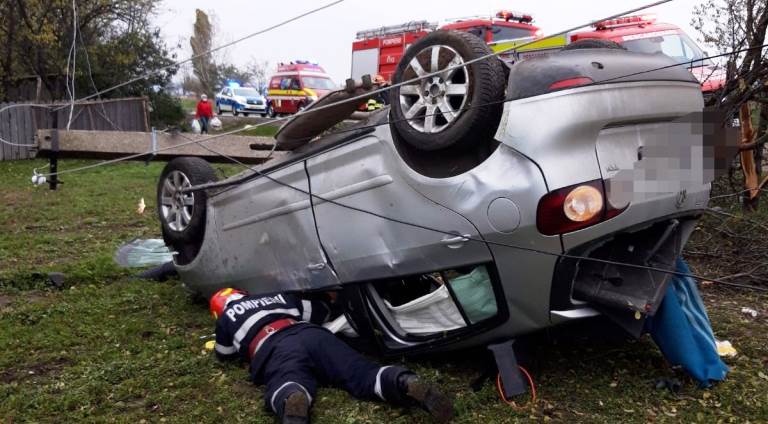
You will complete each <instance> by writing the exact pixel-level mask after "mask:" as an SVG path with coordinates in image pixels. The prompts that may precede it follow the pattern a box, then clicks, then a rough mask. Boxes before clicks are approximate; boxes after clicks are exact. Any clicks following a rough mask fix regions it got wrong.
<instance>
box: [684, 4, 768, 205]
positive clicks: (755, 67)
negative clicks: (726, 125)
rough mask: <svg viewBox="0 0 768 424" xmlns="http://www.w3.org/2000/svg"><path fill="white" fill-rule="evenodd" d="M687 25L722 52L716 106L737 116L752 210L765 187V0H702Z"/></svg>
mask: <svg viewBox="0 0 768 424" xmlns="http://www.w3.org/2000/svg"><path fill="white" fill-rule="evenodd" d="M693 14H694V17H693V20H692V22H691V24H692V25H693V26H694V28H696V29H697V30H698V31H699V33H700V34H701V36H702V37H703V40H702V41H704V42H705V43H707V44H709V45H711V46H714V47H715V48H716V49H717V50H718V51H719V52H720V53H721V54H728V53H729V52H733V53H730V54H728V56H727V64H726V66H725V69H726V81H725V85H724V86H723V88H722V89H721V90H720V95H719V101H718V103H717V105H718V106H719V107H720V108H721V109H723V110H725V111H726V112H727V114H728V116H736V115H738V116H739V117H740V121H741V129H742V141H741V146H740V150H741V153H740V155H741V157H740V165H741V171H742V174H743V175H744V183H745V188H746V189H747V195H746V196H744V199H745V201H744V203H745V206H748V207H750V208H754V207H756V205H757V199H758V195H759V193H760V190H761V189H762V188H763V187H766V185H767V184H768V178H765V179H763V180H762V181H760V175H761V173H762V172H761V171H762V162H763V150H764V149H763V146H764V144H765V142H766V141H768V135H766V129H767V128H768V86H767V85H766V83H768V60H766V48H765V47H764V45H765V41H766V40H765V39H766V29H767V28H768V7H766V1H765V0H706V1H705V2H704V3H703V4H701V5H699V6H696V7H695V8H694V13H693Z"/></svg>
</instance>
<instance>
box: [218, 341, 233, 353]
mask: <svg viewBox="0 0 768 424" xmlns="http://www.w3.org/2000/svg"><path fill="white" fill-rule="evenodd" d="M215 349H216V352H219V353H220V354H222V355H232V354H233V353H237V348H235V347H234V346H223V345H220V344H218V343H216V346H215Z"/></svg>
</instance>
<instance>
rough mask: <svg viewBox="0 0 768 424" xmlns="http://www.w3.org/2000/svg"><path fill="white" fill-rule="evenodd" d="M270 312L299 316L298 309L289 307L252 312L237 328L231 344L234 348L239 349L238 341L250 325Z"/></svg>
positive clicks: (245, 333) (270, 313)
mask: <svg viewBox="0 0 768 424" xmlns="http://www.w3.org/2000/svg"><path fill="white" fill-rule="evenodd" d="M272 314H282V315H292V316H294V317H299V316H300V315H301V314H299V310H298V309H296V308H291V309H271V310H266V311H259V312H256V313H255V314H253V315H252V316H251V317H249V318H248V319H247V320H245V322H244V323H243V325H242V326H240V328H239V329H238V330H237V332H236V333H235V337H234V340H233V341H232V344H234V345H235V348H237V350H240V342H242V341H243V338H244V337H245V336H246V335H247V334H248V331H250V329H251V327H253V326H254V324H256V323H257V322H258V321H259V320H261V319H262V318H264V317H266V316H267V315H272Z"/></svg>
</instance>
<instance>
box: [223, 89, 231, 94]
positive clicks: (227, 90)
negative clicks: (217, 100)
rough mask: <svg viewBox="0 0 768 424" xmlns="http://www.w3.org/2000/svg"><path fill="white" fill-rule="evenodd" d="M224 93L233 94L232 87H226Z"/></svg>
mask: <svg viewBox="0 0 768 424" xmlns="http://www.w3.org/2000/svg"><path fill="white" fill-rule="evenodd" d="M224 95H225V96H232V89H230V88H227V89H225V90H224Z"/></svg>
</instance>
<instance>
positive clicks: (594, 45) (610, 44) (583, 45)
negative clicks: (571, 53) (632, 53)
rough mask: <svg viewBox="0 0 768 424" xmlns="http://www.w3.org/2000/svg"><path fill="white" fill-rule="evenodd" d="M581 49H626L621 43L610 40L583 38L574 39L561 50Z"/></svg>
mask: <svg viewBox="0 0 768 424" xmlns="http://www.w3.org/2000/svg"><path fill="white" fill-rule="evenodd" d="M581 49H619V50H626V48H625V47H624V46H622V45H621V44H619V43H617V42H615V41H611V40H601V39H599V38H585V39H583V40H578V41H574V42H573V43H571V44H568V45H567V46H565V47H563V51H566V50H581Z"/></svg>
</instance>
